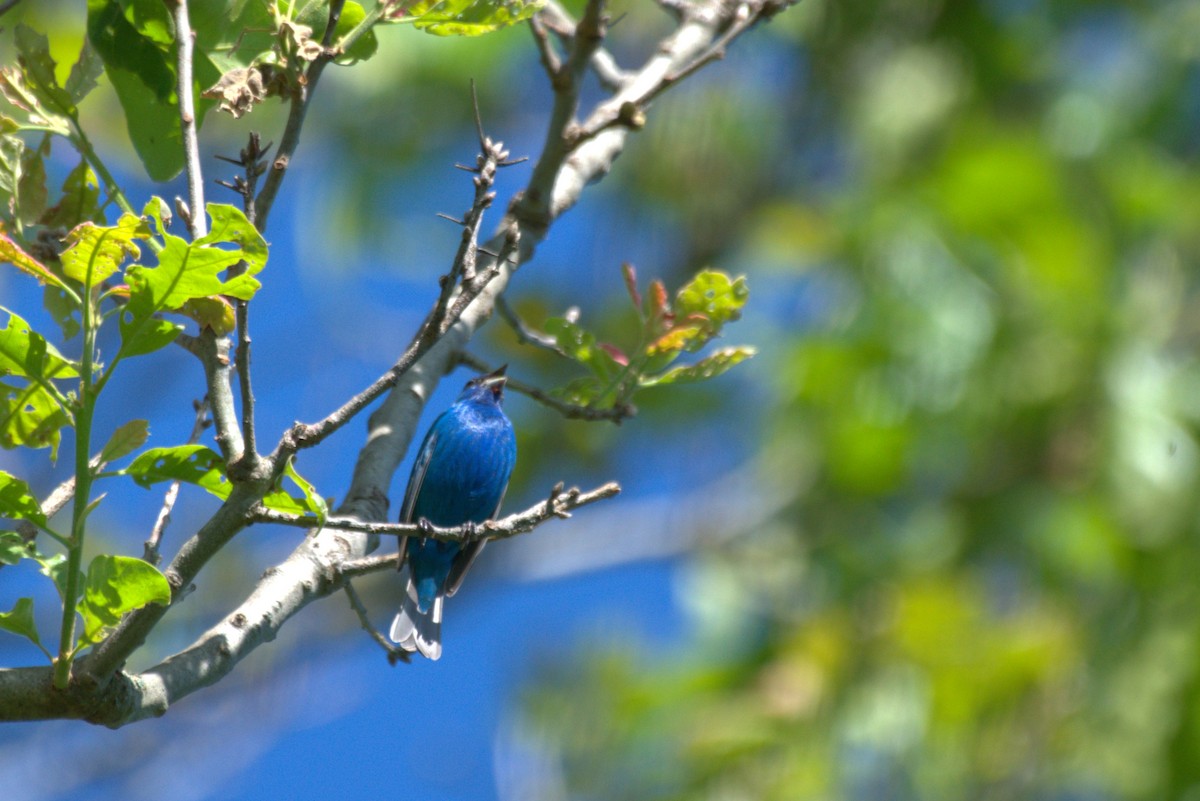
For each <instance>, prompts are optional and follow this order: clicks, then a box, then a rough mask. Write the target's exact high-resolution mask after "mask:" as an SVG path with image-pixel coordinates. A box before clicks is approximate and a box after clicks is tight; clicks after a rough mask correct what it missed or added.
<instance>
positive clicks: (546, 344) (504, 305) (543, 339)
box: [496, 297, 570, 358]
mask: <svg viewBox="0 0 1200 801" xmlns="http://www.w3.org/2000/svg"><path fill="white" fill-rule="evenodd" d="M496 311H497V312H499V313H500V318H501V319H502V320H504V322H506V323H508V325H509V327H510V328H512V330H513V333H514V334H516V335H517V341H518V342H520V343H521V344H523V345H534V346H536V347H539V348H542V349H543V350H548V351H550V352H551V353H556V354H558V355H559V356H562V357H563V358H570V357H569V356H567V352H566V351H564V350H563V349H562V348H560V347H559V346H558V341H557V340H556V339H555V338H554V337H552V336H550V335H549V334H543V333H542V332H541V331H538V330H537V329H536V328H533V327H531V326H530V325H529V324H528V323H526V322H525V321H524V320H522V319H521V318H520V316H518V315H517V313H516V312H515V311H513V308H512V307H511V306H509V305H508V301H507V300H505V299H504V298H503V297H499V298H496Z"/></svg>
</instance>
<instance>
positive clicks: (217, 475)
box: [121, 445, 232, 500]
mask: <svg viewBox="0 0 1200 801" xmlns="http://www.w3.org/2000/svg"><path fill="white" fill-rule="evenodd" d="M121 472H122V473H124V474H125V475H127V476H129V477H130V478H132V479H133V480H134V483H136V484H138V485H139V486H142V487H147V488H148V487H151V486H153V485H154V484H157V483H159V482H162V481H183V482H185V483H188V484H195V485H196V486H198V487H202V488H203V489H205V490H207V491H208V492H211V493H212V494H213V495H216V496H217V497H218V498H220V499H221V500H225V499H226V498H228V497H229V493H230V491H231V490H232V485H231V484H230V483H229V479H228V478H226V477H225V460H224V459H222V458H221V455H220V454H218V453H217V452H215V451H214V450H212V449H211V448H209V447H207V446H204V445H176V446H175V447H171V448H151V449H150V450H148V451H144V452H142V453H140V454H138V456H137V458H136V459H134V460H133V462H132V463H130V465H129V467H126V468H125V469H124V470H123V471H121Z"/></svg>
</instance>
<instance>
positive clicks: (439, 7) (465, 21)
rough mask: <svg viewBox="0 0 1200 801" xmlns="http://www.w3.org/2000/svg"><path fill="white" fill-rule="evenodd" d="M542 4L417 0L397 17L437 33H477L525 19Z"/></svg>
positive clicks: (534, 0)
mask: <svg viewBox="0 0 1200 801" xmlns="http://www.w3.org/2000/svg"><path fill="white" fill-rule="evenodd" d="M543 5H544V2H543V0H532V2H525V0H507V2H505V0H418V2H415V3H411V4H409V5H408V6H407V7H406V8H405V11H407V13H408V16H407V17H405V18H403V19H401V20H400V21H402V22H412V24H413V25H414V26H415V27H416V28H417V29H418V30H422V31H425V32H426V33H432V34H435V35H437V36H480V35H482V34H485V33H491V32H492V31H495V30H499V29H500V28H505V27H508V26H509V25H515V24H516V23H518V22H521V21H523V20H527V19H529V18H530V17H532V16H533V15H534V14H535V13H537V11H538V9H540V8H541V7H542V6H543Z"/></svg>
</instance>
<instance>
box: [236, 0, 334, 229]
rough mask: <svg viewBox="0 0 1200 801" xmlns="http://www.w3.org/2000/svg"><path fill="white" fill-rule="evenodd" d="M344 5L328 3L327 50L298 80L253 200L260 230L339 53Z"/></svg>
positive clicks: (265, 223)
mask: <svg viewBox="0 0 1200 801" xmlns="http://www.w3.org/2000/svg"><path fill="white" fill-rule="evenodd" d="M344 5H345V0H332V2H331V3H330V4H329V22H328V23H327V24H326V26H325V35H324V36H323V37H322V40H321V43H322V45H323V47H324V48H325V49H324V52H323V53H321V55H319V56H317V58H316V59H315V60H313V62H312V63H311V64H309V65H308V69H307V70H306V71H305V73H304V75H303V76H301V80H300V81H298V82H297V86H296V87H295V89H294V91H293V94H292V97H291V102H290V105H289V108H288V119H287V124H286V125H285V126H284V129H283V138H282V139H280V140H279V149H278V150H277V151H276V152H275V160H274V161H273V162H271V170H270V173H269V174H268V175H267V180H266V182H265V183H264V184H263V188H262V191H261V192H259V193H258V197H257V198H256V199H255V201H254V207H255V223H254V224H255V225H256V226H258V230H259V231H266V230H267V218H268V217H269V216H270V214H271V207H272V205H273V204H274V203H275V196H276V195H277V194H279V187H280V185H282V184H283V177H284V175H286V174H287V168H288V165H289V164H290V163H291V161H292V156H294V155H295V153H296V148H297V147H299V145H300V129H301V128H303V127H304V117H305V115H306V114H307V113H308V106H309V103H310V101H311V99H312V95H313V92H314V91H315V90H316V88H317V81H319V80H320V79H321V73H322V72H324V71H325V66H326V65H327V64H328V63H329V62H330V61H332V60H333V58H334V56H335V55H336V52H335V51H333V50H332V49H331V48H330V47H329V44H330V42H331V41H332V40H333V31H334V29H335V28H336V27H337V21H338V19H339V18H340V17H341V15H342V7H343V6H344Z"/></svg>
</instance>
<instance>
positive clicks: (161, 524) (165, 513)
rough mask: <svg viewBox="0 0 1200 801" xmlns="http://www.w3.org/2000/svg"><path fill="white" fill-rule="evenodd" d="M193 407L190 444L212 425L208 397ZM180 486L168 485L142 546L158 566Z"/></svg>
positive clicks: (150, 561)
mask: <svg viewBox="0 0 1200 801" xmlns="http://www.w3.org/2000/svg"><path fill="white" fill-rule="evenodd" d="M193 407H194V409H195V411H196V421H195V422H194V423H193V424H192V433H191V435H189V436H188V444H191V443H193V442H196V441H198V440H199V439H200V435H201V434H202V433H204V429H206V428H208V427H209V426H210V425H212V421H211V420H209V419H208V398H205V399H204V400H200V401H195V402H194V403H193ZM179 486H180V482H178V481H172V482H171V485H170V486H169V487H167V492H166V495H165V496H164V497H163V502H162V507H161V508H160V509H159V510H158V517H157V518H156V519H155V521H154V528H152V529H151V530H150V536H149V537H147V538H146V542H145V544H144V545H143V546H142V559H144V560H145V561H147V562H149V563H150V564H152V565H154V566H156V567H157V566H158V564H159V562H161V561H162V555H161V554H160V553H159V551H158V546H159V544H160V543H161V542H162V536H163V533H164V532H165V531H166V530H167V525H168V524H170V522H171V512H172V511H173V510H174V509H175V501H176V500H177V499H178V498H179Z"/></svg>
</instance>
